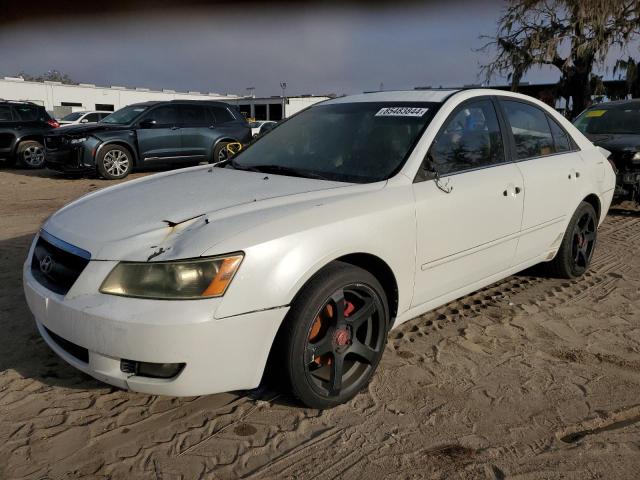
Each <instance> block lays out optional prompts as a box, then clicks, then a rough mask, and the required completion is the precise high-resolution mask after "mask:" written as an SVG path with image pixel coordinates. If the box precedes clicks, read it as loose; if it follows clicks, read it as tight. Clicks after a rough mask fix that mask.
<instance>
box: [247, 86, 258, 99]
mask: <svg viewBox="0 0 640 480" xmlns="http://www.w3.org/2000/svg"><path fill="white" fill-rule="evenodd" d="M255 89H256V87H247V92H249V96H250V97H251V98H255V97H256V96H255V95H254V94H253V92H254V90H255Z"/></svg>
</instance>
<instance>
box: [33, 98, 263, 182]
mask: <svg viewBox="0 0 640 480" xmlns="http://www.w3.org/2000/svg"><path fill="white" fill-rule="evenodd" d="M250 141H251V129H250V128H249V125H248V124H247V122H246V120H245V118H244V117H243V116H242V114H241V113H240V112H239V111H237V110H236V109H234V108H233V107H231V106H230V105H228V104H226V103H223V102H214V101H203V100H172V101H168V102H145V103H136V104H133V105H129V106H127V107H124V108H122V109H120V110H118V111H117V112H114V113H112V114H111V115H108V116H106V117H105V118H103V119H102V120H101V121H99V122H97V123H87V124H78V125H68V126H65V127H64V128H61V129H59V130H57V131H55V132H51V133H50V134H49V135H47V136H46V137H45V147H46V160H45V165H46V167H47V168H49V169H51V170H55V171H59V172H64V173H89V174H98V175H100V176H101V177H102V178H104V179H107V180H120V179H123V178H125V177H126V176H127V175H129V173H131V171H133V169H134V168H143V167H147V168H148V167H155V166H158V165H162V166H169V165H170V166H189V165H193V164H197V163H201V162H209V163H213V162H216V161H221V160H224V159H225V158H226V157H227V155H228V152H227V146H228V145H229V144H237V143H240V144H247V143H249V142H250Z"/></svg>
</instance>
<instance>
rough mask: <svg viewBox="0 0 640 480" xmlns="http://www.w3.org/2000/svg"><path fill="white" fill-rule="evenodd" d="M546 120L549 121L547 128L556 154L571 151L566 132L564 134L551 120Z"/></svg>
mask: <svg viewBox="0 0 640 480" xmlns="http://www.w3.org/2000/svg"><path fill="white" fill-rule="evenodd" d="M547 119H548V120H549V126H550V127H551V135H552V136H553V143H554V145H555V151H556V153H563V152H569V151H571V150H572V147H571V140H570V139H569V135H568V134H567V132H565V131H564V130H563V129H562V127H561V126H560V125H558V123H557V122H556V121H555V120H554V119H553V118H551V117H549V116H548V117H547Z"/></svg>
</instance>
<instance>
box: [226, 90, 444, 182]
mask: <svg viewBox="0 0 640 480" xmlns="http://www.w3.org/2000/svg"><path fill="white" fill-rule="evenodd" d="M438 105H439V104H436V103H422V102H410V103H409V102H385V103H381V102H375V103H373V102H372V103H368V102H367V103H340V104H333V105H318V106H316V107H311V108H310V109H308V110H305V111H303V112H301V113H299V114H298V115H295V116H293V117H291V118H290V119H289V120H287V121H285V122H283V123H282V124H280V125H278V127H277V128H275V129H273V130H272V131H271V132H269V135H265V136H263V137H262V138H261V139H260V140H258V141H257V142H255V143H254V144H253V145H251V147H249V148H247V149H246V150H244V151H242V152H240V154H239V155H238V156H237V157H235V158H234V161H233V166H234V167H235V168H241V169H247V170H257V171H265V172H267V171H270V172H272V173H282V174H284V175H287V174H292V175H298V176H304V177H310V178H324V179H327V180H337V181H342V182H354V183H369V182H377V181H381V180H385V179H387V178H389V177H390V176H391V175H393V174H394V173H395V172H397V171H398V170H399V169H400V167H402V165H403V164H404V162H405V160H406V158H407V156H408V155H409V153H411V150H412V149H413V147H414V145H415V144H416V142H417V141H418V139H419V138H420V135H421V134H422V132H423V131H424V129H425V127H426V126H427V124H428V123H429V120H430V119H431V118H432V116H433V114H434V113H435V110H436V109H437V107H438Z"/></svg>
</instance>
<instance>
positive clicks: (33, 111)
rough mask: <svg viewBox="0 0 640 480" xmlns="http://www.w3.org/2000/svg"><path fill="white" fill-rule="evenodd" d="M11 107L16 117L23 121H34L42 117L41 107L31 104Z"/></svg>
mask: <svg viewBox="0 0 640 480" xmlns="http://www.w3.org/2000/svg"><path fill="white" fill-rule="evenodd" d="M13 108H14V110H15V111H16V113H17V114H18V119H19V120H22V121H23V122H35V121H36V120H43V118H44V115H43V111H42V109H40V108H38V107H35V106H33V105H19V106H15V107H13Z"/></svg>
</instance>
